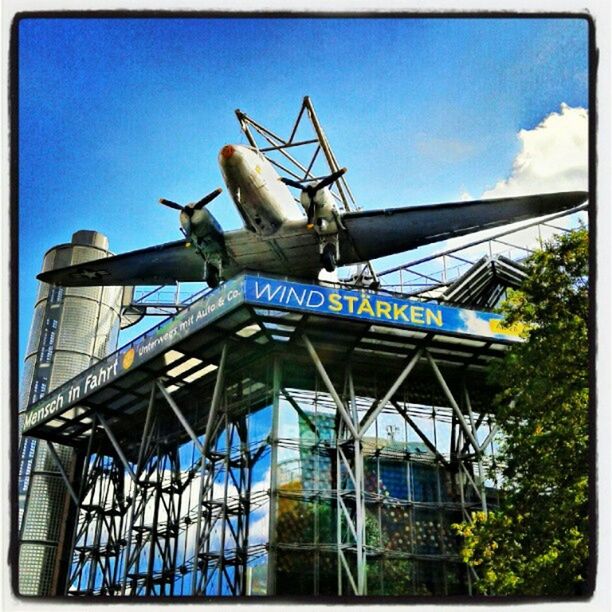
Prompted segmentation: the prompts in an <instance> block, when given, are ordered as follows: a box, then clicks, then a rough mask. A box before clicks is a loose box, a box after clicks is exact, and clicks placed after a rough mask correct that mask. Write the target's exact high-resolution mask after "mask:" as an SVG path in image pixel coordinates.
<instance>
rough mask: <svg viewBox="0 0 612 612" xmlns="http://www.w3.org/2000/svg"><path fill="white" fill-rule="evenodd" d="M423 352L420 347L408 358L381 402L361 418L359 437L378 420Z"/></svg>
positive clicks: (373, 405) (374, 404)
mask: <svg viewBox="0 0 612 612" xmlns="http://www.w3.org/2000/svg"><path fill="white" fill-rule="evenodd" d="M422 353H423V349H422V348H419V349H417V350H416V352H415V353H414V355H413V356H412V357H411V358H410V359H409V360H408V363H407V364H406V367H405V368H404V369H403V370H402V372H401V373H400V375H399V376H398V377H397V378H396V379H395V381H394V382H393V384H392V385H391V387H389V390H388V391H387V393H385V395H384V396H383V398H382V399H381V400H380V401H379V402H376V401H375V402H374V403H373V404H372V406H371V407H370V409H369V410H368V412H367V413H366V415H365V416H364V417H363V419H362V420H361V423H360V425H359V438H363V436H364V435H365V433H366V431H367V430H368V429H369V427H370V425H372V423H373V422H374V421H375V420H376V417H377V416H378V415H379V414H380V412H381V411H382V409H383V408H384V407H385V406H386V405H387V403H388V402H389V400H390V399H391V398H392V397H393V396H394V395H395V394H396V393H397V391H398V389H399V388H400V387H401V385H402V383H403V382H404V381H405V380H406V378H407V377H408V375H409V374H410V372H412V370H413V369H414V366H415V365H416V364H417V363H418V361H419V359H420V358H421V355H422Z"/></svg>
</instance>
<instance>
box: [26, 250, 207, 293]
mask: <svg viewBox="0 0 612 612" xmlns="http://www.w3.org/2000/svg"><path fill="white" fill-rule="evenodd" d="M187 244H188V243H187V242H186V241H185V240H177V241H176V242H166V243H165V244H160V245H157V246H153V247H148V248H146V249H140V250H138V251H130V252H128V253H122V254H121V255H114V256H111V257H107V258H104V259H95V260H93V261H88V262H85V263H81V264H76V265H74V266H68V267H66V268H60V269H57V270H49V271H48V272H42V273H41V274H39V275H38V276H37V278H38V279H39V280H41V281H43V282H45V283H51V284H55V285H61V286H63V287H97V286H100V285H105V286H106V285H172V284H174V283H175V282H176V281H201V280H202V276H203V268H204V262H203V260H202V258H201V257H200V256H199V255H198V254H197V253H196V252H195V250H194V249H193V248H192V247H188V246H187Z"/></svg>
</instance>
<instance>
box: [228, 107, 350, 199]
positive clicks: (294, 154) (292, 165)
mask: <svg viewBox="0 0 612 612" xmlns="http://www.w3.org/2000/svg"><path fill="white" fill-rule="evenodd" d="M236 117H237V118H238V121H239V123H240V128H241V129H242V131H243V133H244V135H245V136H246V138H247V140H248V141H249V144H250V145H251V146H252V147H254V148H255V149H257V150H259V151H260V152H261V153H262V154H263V155H265V157H266V158H267V159H268V161H269V162H270V163H271V164H272V165H273V166H275V167H276V168H277V169H278V170H280V171H281V172H282V173H283V174H286V175H287V176H289V177H291V178H294V179H297V180H300V181H301V180H305V179H310V180H312V181H317V180H320V179H321V178H323V177H324V176H326V175H328V174H330V173H332V172H336V171H338V170H339V169H340V166H339V165H338V161H337V160H336V156H335V155H334V152H333V151H332V148H331V146H330V144H329V142H328V140H327V136H326V135H325V132H324V131H323V127H322V126H321V124H320V123H319V119H318V117H317V114H316V112H315V109H314V105H313V104H312V100H311V99H310V98H309V97H308V96H306V97H305V98H304V99H303V101H302V106H301V107H300V111H299V113H298V116H297V119H296V121H295V123H294V124H293V127H292V128H291V132H290V134H289V136H288V137H287V138H284V137H281V136H279V135H278V134H275V133H274V132H272V130H270V129H268V128H266V127H264V126H263V125H262V124H261V123H259V122H257V121H255V120H254V119H252V118H251V117H249V116H248V115H247V114H246V113H243V112H242V111H241V110H236ZM303 132H307V134H306V135H305V136H304V137H302V133H303ZM298 154H302V156H301V157H300V156H299V155H298ZM298 157H299V159H298ZM319 162H322V163H321V165H319ZM317 167H319V168H321V170H319V171H317ZM330 192H331V193H332V195H333V196H334V198H335V199H336V202H337V205H338V206H339V207H340V209H341V210H343V211H350V210H354V208H355V198H354V197H353V194H352V192H351V190H350V188H349V186H348V183H347V182H346V179H345V178H344V177H341V178H340V179H338V180H337V181H336V183H335V186H332V187H330Z"/></svg>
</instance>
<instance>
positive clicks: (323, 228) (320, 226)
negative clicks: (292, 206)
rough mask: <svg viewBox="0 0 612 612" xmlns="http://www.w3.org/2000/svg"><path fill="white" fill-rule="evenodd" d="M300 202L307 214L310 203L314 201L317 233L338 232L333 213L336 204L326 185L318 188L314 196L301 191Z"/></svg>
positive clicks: (328, 233)
mask: <svg viewBox="0 0 612 612" xmlns="http://www.w3.org/2000/svg"><path fill="white" fill-rule="evenodd" d="M300 202H301V204H302V206H303V207H304V210H305V211H306V213H307V214H308V210H309V207H310V206H311V203H312V202H314V205H315V214H314V221H315V223H314V224H315V226H316V229H317V232H318V233H319V234H321V235H324V236H326V235H330V234H336V233H337V232H338V226H337V223H336V215H335V213H336V205H335V203H334V198H333V196H332V194H331V193H330V191H329V189H327V188H326V187H325V188H323V189H319V190H318V191H317V192H316V193H315V194H314V196H310V194H308V193H307V192H306V191H302V193H301V194H300Z"/></svg>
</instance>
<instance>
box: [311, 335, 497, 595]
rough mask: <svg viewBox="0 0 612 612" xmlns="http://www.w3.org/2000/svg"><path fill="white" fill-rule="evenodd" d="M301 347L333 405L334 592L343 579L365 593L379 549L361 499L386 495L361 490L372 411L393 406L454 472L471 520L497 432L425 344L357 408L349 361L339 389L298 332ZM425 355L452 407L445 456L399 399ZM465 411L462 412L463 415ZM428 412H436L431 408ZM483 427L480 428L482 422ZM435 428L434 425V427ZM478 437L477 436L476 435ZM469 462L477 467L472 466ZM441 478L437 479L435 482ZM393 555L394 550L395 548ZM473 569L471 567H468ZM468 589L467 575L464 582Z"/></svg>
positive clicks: (482, 501) (482, 494)
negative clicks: (458, 394) (453, 386)
mask: <svg viewBox="0 0 612 612" xmlns="http://www.w3.org/2000/svg"><path fill="white" fill-rule="evenodd" d="M302 340H303V342H304V344H305V346H306V349H307V351H308V353H309V355H310V358H311V359H312V362H313V363H314V365H315V367H316V369H317V371H318V373H319V376H320V377H321V380H322V381H323V384H324V386H325V388H326V389H327V391H328V392H329V394H330V396H331V397H332V399H333V401H334V404H335V406H336V408H337V413H338V419H337V425H336V441H335V447H336V483H337V489H336V511H337V517H336V520H337V524H336V529H337V555H338V594H339V595H342V594H343V591H344V588H345V585H348V586H349V594H353V595H366V594H367V580H366V568H367V558H368V556H370V557H376V556H379V555H382V554H384V551H383V550H382V549H380V548H379V549H377V547H376V546H372V545H368V544H367V541H368V538H367V534H366V519H365V517H366V502H368V501H369V502H374V503H377V504H379V505H384V504H385V503H386V501H385V500H384V498H383V497H381V496H374V498H372V496H371V495H368V494H366V492H365V482H364V449H363V440H364V437H365V435H366V433H367V432H368V430H369V429H370V428H371V426H372V425H373V424H374V423H375V421H376V419H377V417H378V416H379V415H380V414H381V412H382V411H383V410H384V409H385V408H386V407H387V406H392V407H393V408H395V410H396V411H397V413H398V414H399V415H400V416H401V417H403V419H404V420H405V422H406V424H407V425H408V426H409V427H410V428H411V429H412V431H413V432H414V433H415V434H416V435H417V436H418V437H419V438H420V439H421V441H422V442H423V443H424V445H425V446H426V447H427V448H428V449H429V450H430V451H431V452H432V453H433V455H434V456H435V459H436V462H437V464H438V465H440V466H443V467H444V468H445V469H446V470H448V471H449V473H451V474H456V478H455V479H453V481H452V486H453V488H454V489H456V490H458V493H459V497H460V503H459V507H460V508H461V511H462V514H463V517H464V519H465V520H468V521H471V520H472V515H471V512H470V510H472V509H474V508H475V505H476V502H475V501H474V500H475V499H476V500H477V503H478V506H479V507H480V508H481V509H482V510H483V511H485V512H486V511H487V501H486V491H485V470H484V467H483V455H484V453H485V449H486V448H487V446H488V445H490V444H491V443H492V440H493V438H494V436H495V434H496V431H497V428H496V426H495V425H494V424H493V425H491V416H490V415H487V416H485V414H484V413H483V414H481V415H479V416H478V418H475V416H474V413H473V411H472V407H471V403H470V398H469V394H468V390H467V387H466V386H465V385H464V387H463V391H464V395H463V398H462V406H463V409H462V408H461V407H460V405H459V402H458V401H457V400H456V398H455V397H454V395H453V393H452V392H451V390H450V387H449V385H448V383H447V381H446V380H445V378H444V376H443V374H442V372H441V370H440V368H439V365H438V363H437V362H436V360H435V359H434V357H433V356H432V355H431V353H430V352H429V351H427V349H424V348H417V349H416V350H415V351H414V352H413V353H412V354H411V355H408V356H407V358H406V361H405V364H404V367H403V369H402V371H401V373H400V374H399V375H398V376H397V378H396V379H395V380H394V381H393V382H392V383H391V384H390V386H389V388H388V390H387V391H386V393H384V395H382V397H381V398H380V399H375V400H374V401H373V402H372V403H371V404H370V406H369V407H367V408H366V409H365V410H361V411H360V412H361V414H359V411H358V409H357V398H356V394H355V385H354V381H353V374H352V370H351V366H350V363H349V364H348V366H347V369H346V377H345V384H344V390H343V391H342V393H340V392H339V391H338V390H337V389H336V388H335V387H334V385H333V383H332V381H331V379H330V377H329V375H328V373H327V371H326V370H325V366H324V365H323V363H322V362H321V359H320V358H319V355H318V354H317V352H316V350H315V348H314V346H313V345H312V343H311V342H310V340H309V339H308V337H307V336H306V335H304V336H302ZM421 360H425V361H426V362H427V363H428V364H429V365H430V367H431V370H432V371H433V373H434V375H435V378H436V379H437V381H438V383H439V385H440V387H441V389H442V391H443V393H444V395H445V396H446V398H447V400H448V405H449V406H450V408H451V409H452V416H451V419H452V425H451V432H452V433H451V437H450V448H449V449H448V451H447V453H446V454H447V456H449V459H447V458H446V457H445V456H444V454H443V453H442V452H441V449H440V448H439V444H438V443H437V440H435V439H434V440H431V439H430V438H429V437H428V436H427V435H426V434H425V433H424V432H423V431H422V430H421V429H420V428H419V426H418V425H417V423H416V422H415V420H414V418H413V417H412V416H411V415H410V407H409V406H407V405H405V404H403V403H402V402H401V401H400V400H399V399H398V397H397V396H398V392H399V390H400V387H402V385H404V384H405V382H406V380H407V378H408V377H409V375H410V374H411V373H412V371H413V370H414V368H415V366H416V365H417V363H419V361H421ZM466 413H467V418H466ZM432 414H433V418H434V419H435V416H436V409H435V407H434V408H432ZM485 422H486V423H487V425H488V426H489V427H488V430H487V434H486V435H483V434H482V431H481V429H480V428H481V426H482V425H483V423H485ZM483 429H484V428H483ZM434 431H435V429H434ZM479 438H480V439H481V441H479ZM474 464H476V466H477V471H476V472H474ZM439 486H440V483H439V482H438V487H439ZM396 556H398V555H397V554H396ZM472 573H473V574H474V575H475V573H474V572H473V570H472ZM468 586H469V589H470V591H471V581H470V584H469V585H468Z"/></svg>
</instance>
